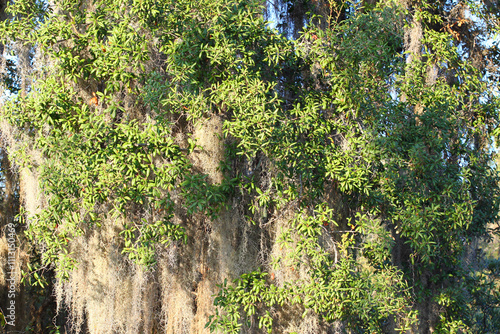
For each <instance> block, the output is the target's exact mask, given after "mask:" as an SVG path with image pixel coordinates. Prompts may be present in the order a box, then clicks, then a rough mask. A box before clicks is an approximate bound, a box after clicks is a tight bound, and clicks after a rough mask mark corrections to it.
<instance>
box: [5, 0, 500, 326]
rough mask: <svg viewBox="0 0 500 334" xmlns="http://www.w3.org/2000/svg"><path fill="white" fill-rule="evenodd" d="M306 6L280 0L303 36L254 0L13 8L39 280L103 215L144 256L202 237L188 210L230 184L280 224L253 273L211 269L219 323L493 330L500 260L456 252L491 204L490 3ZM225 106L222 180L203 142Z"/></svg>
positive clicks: (19, 154) (21, 132) (494, 99)
mask: <svg viewBox="0 0 500 334" xmlns="http://www.w3.org/2000/svg"><path fill="white" fill-rule="evenodd" d="M315 3H316V2H314V1H313V2H311V3H307V4H302V3H299V2H289V4H293V6H295V7H293V8H292V9H290V12H294V11H298V10H299V9H297V7H299V6H303V7H302V9H301V10H302V11H303V12H304V13H302V16H301V17H304V18H305V21H304V22H306V23H307V24H305V25H304V27H303V28H302V26H300V27H299V26H298V22H297V21H295V22H293V26H294V29H295V30H296V31H298V32H299V33H298V35H297V38H286V36H287V35H286V34H284V33H283V31H282V32H281V33H280V32H279V31H278V30H276V29H273V28H271V27H270V24H269V23H268V22H266V21H265V20H264V18H263V12H264V10H263V8H262V6H261V5H260V4H259V3H258V2H254V1H212V0H211V1H201V2H200V1H195V2H193V1H190V0H182V1H149V0H148V1H144V0H142V1H128V2H124V1H116V0H98V1H97V0H96V1H91V2H82V1H54V2H53V3H50V4H47V3H46V2H39V1H29V0H19V1H15V2H13V3H12V4H10V5H9V7H8V13H9V14H10V15H11V16H10V18H9V19H8V20H6V21H4V22H3V24H2V27H1V29H0V31H1V32H0V34H1V36H2V38H5V39H8V40H9V41H11V42H12V43H14V42H15V43H19V44H24V45H27V46H29V48H28V52H31V53H32V54H31V56H32V63H33V67H32V69H31V77H32V78H33V81H32V83H31V84H30V86H29V88H27V89H26V94H17V95H16V96H14V97H12V98H10V99H8V100H7V101H6V102H5V105H4V106H3V109H2V116H3V118H4V119H6V120H7V121H8V122H9V124H11V125H12V126H13V129H15V132H14V135H15V138H16V139H15V143H16V144H15V145H12V146H11V147H10V148H9V149H10V151H9V153H10V156H11V158H12V159H13V160H14V161H15V163H16V164H17V165H18V166H20V168H24V169H29V170H33V171H36V173H37V175H39V180H40V184H41V187H42V189H43V193H44V196H45V198H46V203H43V205H42V207H40V210H39V211H38V212H27V213H26V217H27V218H28V221H29V222H28V224H27V230H26V233H27V236H28V239H29V240H30V242H32V243H33V244H35V245H37V246H38V247H39V249H40V250H41V254H42V255H41V260H40V261H39V263H33V264H31V265H30V268H31V269H32V270H33V272H34V273H35V274H36V276H32V277H30V278H32V279H34V282H38V284H42V285H43V284H44V281H43V277H40V276H38V271H39V270H40V268H54V269H55V271H56V273H57V277H58V278H62V279H64V278H69V276H70V273H71V271H72V270H73V269H74V267H75V264H76V263H77V259H75V257H74V256H72V252H71V243H72V240H74V238H77V237H78V236H81V235H84V234H88V233H91V232H97V233H99V231H100V229H101V228H102V225H103V224H105V222H106V221H109V220H110V219H111V220H118V219H121V221H124V222H125V223H124V224H123V226H121V227H120V229H121V230H120V233H119V235H120V238H121V252H122V253H124V254H127V255H128V257H129V259H131V260H133V261H135V263H138V264H141V265H144V266H145V267H147V268H150V269H152V270H154V268H155V265H156V261H157V253H158V250H159V249H160V248H161V247H165V246H162V245H164V244H168V243H170V242H173V241H176V240H182V242H184V243H186V244H189V243H190V240H189V238H188V234H187V233H186V230H189V229H190V226H188V225H186V224H187V223H186V222H184V223H181V224H179V223H178V222H176V221H175V220H174V216H175V215H176V212H177V211H176V210H179V207H180V208H182V210H184V211H185V212H186V214H187V215H188V216H189V217H200V215H202V216H204V217H208V218H209V219H212V220H214V221H216V218H217V217H218V215H219V214H220V213H221V212H223V211H224V210H226V208H227V206H229V205H230V203H231V199H232V198H235V197H236V196H237V197H238V198H239V199H241V201H242V202H243V203H245V217H246V219H247V221H248V222H250V223H254V224H257V225H258V226H259V227H260V228H264V227H263V226H266V225H271V226H273V225H275V226H278V223H277V222H278V221H279V220H284V221H285V222H284V223H283V224H282V225H279V226H281V227H283V228H282V229H277V228H276V230H275V232H274V233H277V234H278V238H277V239H278V240H279V241H278V244H277V245H275V246H274V247H275V249H279V251H278V250H276V251H274V252H272V254H269V253H268V254H266V256H268V260H267V263H266V261H264V262H263V263H262V267H263V269H257V268H254V269H255V270H253V269H251V270H250V271H249V272H248V273H246V274H243V275H242V276H241V277H239V278H237V279H236V280H235V281H234V282H232V283H230V282H227V281H226V282H224V283H223V282H218V283H220V284H221V286H220V292H219V293H218V295H217V296H215V300H214V305H215V306H216V308H215V311H214V312H215V314H214V315H212V316H211V317H210V319H207V321H208V323H207V328H209V329H210V330H211V331H212V330H216V329H222V330H223V331H224V332H227V333H238V332H240V331H241V330H242V328H243V327H248V328H254V327H252V326H254V322H255V323H256V324H258V327H259V328H264V329H265V330H267V331H268V332H269V333H270V332H272V331H273V326H274V322H275V319H276V314H277V313H283V312H284V313H286V312H287V310H290V309H293V308H298V309H299V310H300V312H299V315H300V314H301V313H302V314H303V315H304V316H305V315H306V314H310V313H312V314H316V315H318V316H319V318H320V319H321V321H322V323H325V324H326V323H335V322H337V321H341V322H342V323H343V324H344V326H345V328H346V329H349V330H351V331H352V332H359V333H365V332H370V333H372V332H379V333H380V332H389V331H393V330H397V331H402V332H404V331H407V330H409V329H411V328H413V330H415V331H422V332H426V328H427V327H426V326H430V327H432V328H433V329H434V330H436V331H438V332H443V333H449V332H457V331H466V332H470V331H474V332H485V333H486V332H492V331H493V330H494V328H495V326H499V325H500V324H499V323H498V319H499V317H495V316H494V315H495V314H499V313H500V312H499V308H500V305H499V301H498V293H496V294H495V289H496V290H498V280H497V281H495V277H497V276H495V275H498V267H495V266H493V265H492V266H490V267H489V268H487V269H482V268H473V267H469V266H467V265H466V263H467V261H469V260H470V259H467V258H466V256H465V255H464V254H467V252H468V251H469V249H470V248H471V247H473V246H472V245H473V244H474V241H475V240H476V239H477V238H481V237H486V238H488V237H489V236H490V233H491V230H489V226H491V224H493V223H495V222H496V219H497V211H498V196H499V189H498V177H497V174H496V172H495V167H494V164H493V161H494V154H495V151H494V150H493V147H494V142H493V141H494V140H495V139H497V137H498V135H499V133H498V122H499V115H498V110H499V109H498V108H499V100H498V96H497V91H496V87H497V86H496V84H495V78H496V76H497V75H498V72H494V67H490V68H486V67H485V66H482V65H481V66H480V65H478V63H477V62H476V63H474V61H476V60H477V59H476V60H475V59H473V55H475V53H474V52H476V50H472V49H471V48H470V45H471V43H472V42H471V41H472V40H474V41H475V40H477V39H479V38H483V39H488V38H491V37H492V36H493V35H488V34H489V33H491V34H493V33H494V32H495V31H494V30H492V29H494V24H492V22H496V23H495V24H496V25H497V26H496V29H497V31H496V32H498V22H499V21H498V13H496V12H495V11H494V10H493V9H492V8H488V7H481V6H480V5H477V4H476V3H474V2H471V3H460V4H455V3H452V2H448V1H441V2H439V1H421V2H418V3H417V2H415V3H409V2H408V3H407V2H405V3H398V2H392V1H388V2H380V3H377V4H376V5H375V4H374V5H368V4H366V6H361V5H360V4H358V3H357V2H355V3H347V2H346V3H344V2H330V3H327V4H320V3H317V4H315ZM457 6H462V7H463V8H468V13H469V14H468V15H469V16H467V15H465V16H463V15H462V16H457V17H453V15H452V14H453V13H455V12H454V10H455V11H457V8H458V7H457ZM462 7H461V8H462ZM325 8H328V9H329V14H328V15H326V16H323V17H321V16H319V15H316V14H315V13H321V12H322V10H324V9H325ZM464 10H465V9H464ZM306 11H310V12H309V13H307V14H305V12H306ZM327 12H328V11H327ZM445 14H447V16H446V15H445ZM472 14H473V15H472ZM495 15H497V16H495ZM474 20H476V21H474ZM304 22H302V23H301V24H303V23H304ZM299 23H300V22H299ZM290 24H292V23H290ZM479 26H482V27H483V31H481V33H478V32H477V31H478V29H479V28H476V27H479ZM465 27H467V28H468V29H469V30H468V31H465V30H464V29H465ZM492 27H493V28H492ZM417 28H418V29H420V30H419V31H420V35H418V29H417ZM416 31H417V32H416ZM474 33H476V34H475V35H474ZM415 34H417V36H416V37H415V36H414V35H415ZM467 34H469V35H467ZM415 38H417V39H418V43H420V44H419V45H420V47H419V48H418V49H417V50H415V49H412V45H413V44H415V43H417V42H416V41H415ZM466 39H468V40H466ZM412 43H413V44H412ZM488 43H491V44H492V45H496V44H495V43H496V41H493V42H492V41H491V40H489V41H488ZM484 50H490V51H491V52H492V54H491V58H490V61H491V62H492V63H495V61H497V59H498V58H495V57H497V55H496V54H494V53H493V52H494V51H495V47H494V46H493V47H491V48H489V49H487V48H486V47H485V49H484ZM484 50H482V51H481V52H483V51H484ZM9 80H11V81H12V80H15V79H12V78H11V79H9ZM214 117H218V118H220V119H221V120H222V122H223V136H224V138H221V140H223V142H224V145H225V155H224V158H223V159H222V161H220V167H219V171H220V172H221V173H222V174H223V178H222V179H221V180H217V181H215V180H214V178H213V177H212V176H210V175H208V174H207V173H204V172H200V170H199V169H198V168H196V166H194V163H193V158H192V157H193V155H195V154H198V153H199V152H201V151H202V150H203V149H202V147H201V146H199V145H198V144H197V142H196V138H195V136H194V135H193V132H194V129H195V128H196V127H197V126H198V125H199V124H201V123H202V122H203V120H206V119H211V118H214ZM180 135H182V136H183V137H182V138H183V139H182V140H179V139H178V138H179V136H180ZM248 166H252V167H251V168H249V167H248ZM283 217H288V218H286V219H285V218H283ZM193 219H194V218H193ZM103 233H104V232H103ZM269 263H271V265H268V264H269ZM278 272H279V273H287V274H286V275H285V274H283V275H282V277H281V279H280V280H279V281H278V280H277V279H275V278H274V277H275V275H278V274H277V273H278ZM28 275H30V274H29V273H28ZM486 305H487V306H486ZM436 310H437V311H436ZM430 314H434V315H433V316H434V318H433V316H431V315H430ZM485 319H486V320H487V321H486V320H485ZM497 328H498V327H497Z"/></svg>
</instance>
